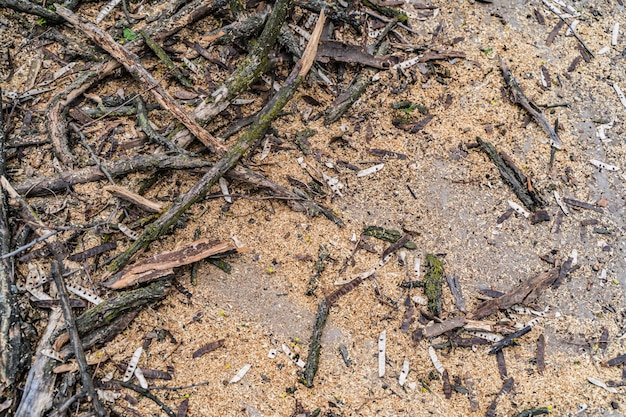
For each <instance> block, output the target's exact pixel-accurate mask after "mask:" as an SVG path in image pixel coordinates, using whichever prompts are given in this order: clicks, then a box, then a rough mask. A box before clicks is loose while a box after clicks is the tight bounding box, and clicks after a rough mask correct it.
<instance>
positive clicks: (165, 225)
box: [109, 13, 324, 271]
mask: <svg viewBox="0 0 626 417" xmlns="http://www.w3.org/2000/svg"><path fill="white" fill-rule="evenodd" d="M323 20H324V18H323V13H322V15H320V19H319V21H318V26H319V22H321V21H323ZM269 22H272V18H271V17H270V19H269V21H268V24H270V23H269ZM275 23H280V24H282V21H281V22H275ZM321 30H322V27H321V26H320V27H319V29H318V27H317V26H316V32H314V36H312V38H311V41H310V42H309V45H308V46H307V49H306V50H305V53H304V54H303V56H302V59H301V60H300V61H298V63H297V64H296V65H295V67H294V68H293V70H292V71H291V73H290V74H289V77H288V78H287V81H286V82H285V86H284V87H282V88H281V89H280V90H279V91H278V93H276V94H275V95H274V96H273V97H272V99H271V100H270V101H269V102H268V103H267V104H266V105H265V107H264V108H263V110H261V111H260V112H259V114H258V115H257V117H256V118H255V121H254V122H253V123H252V125H251V126H250V128H249V129H248V130H247V131H246V132H245V133H244V134H243V135H242V136H241V137H240V138H239V140H238V141H237V143H235V145H233V147H232V148H231V149H230V150H229V151H228V152H227V153H226V154H225V155H224V156H223V157H222V158H221V159H220V160H219V161H218V162H217V163H216V164H215V165H213V166H212V167H211V168H210V169H209V171H208V172H207V173H206V174H205V175H204V176H203V177H202V178H201V179H200V181H198V182H197V183H196V184H195V185H194V186H193V187H191V189H190V190H189V191H187V192H186V193H185V194H184V195H182V196H181V197H180V199H179V200H178V201H176V202H175V203H174V204H173V205H172V206H171V207H170V208H169V209H168V210H167V211H166V212H165V213H164V214H163V215H162V216H161V217H160V218H159V219H157V220H156V221H155V222H154V223H152V224H151V225H149V226H147V227H146V229H145V231H144V233H143V234H142V235H141V236H140V237H139V239H137V240H136V241H135V242H134V243H133V244H132V245H131V246H130V247H129V248H128V249H127V250H126V251H125V252H123V253H121V254H120V256H118V257H117V258H116V259H115V261H114V262H113V263H112V264H111V266H110V268H109V270H110V271H116V270H119V269H120V268H123V267H124V266H126V264H127V263H128V262H129V261H130V259H131V258H132V257H133V256H134V255H135V253H137V251H139V250H141V249H144V248H146V247H147V246H148V245H149V244H150V243H152V242H153V241H155V240H156V239H158V238H159V236H161V235H162V234H164V233H165V232H166V231H167V230H169V228H170V227H171V226H173V225H174V224H175V223H176V222H177V221H178V219H179V218H180V216H181V215H182V214H183V213H184V212H185V211H186V210H187V209H188V208H189V207H190V206H191V205H192V204H194V203H196V202H197V201H199V200H201V199H202V198H204V196H206V194H207V193H208V192H209V190H210V189H211V187H212V186H213V185H215V184H216V183H217V181H218V180H219V178H220V177H221V176H222V175H224V174H225V173H226V172H227V171H229V170H230V169H232V168H233V167H234V166H235V165H236V164H237V162H238V161H239V159H240V158H241V157H242V156H243V155H244V154H245V153H246V151H247V150H248V149H249V148H250V147H251V146H252V145H253V144H254V143H255V142H256V141H257V140H258V139H259V138H260V137H261V135H263V134H264V133H265V131H266V130H267V128H268V127H269V126H270V124H271V123H272V122H273V121H274V119H275V118H276V117H278V115H279V114H280V112H281V111H282V109H283V107H284V106H285V105H286V104H287V102H288V101H289V100H291V98H292V97H293V95H294V94H295V92H296V90H297V89H298V87H299V86H300V84H301V83H302V81H303V80H304V77H305V76H306V74H307V73H308V71H309V69H311V65H312V64H313V61H314V59H315V53H316V49H317V43H318V41H319V37H320V35H321Z"/></svg>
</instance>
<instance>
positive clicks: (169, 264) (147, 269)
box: [103, 239, 241, 290]
mask: <svg viewBox="0 0 626 417" xmlns="http://www.w3.org/2000/svg"><path fill="white" fill-rule="evenodd" d="M231 251H237V252H239V251H241V249H238V248H237V247H236V246H235V245H234V244H232V243H218V244H214V243H212V242H211V241H210V240H209V239H199V240H196V241H194V242H191V243H189V244H187V245H186V246H183V247H182V248H180V249H176V250H173V251H166V252H161V253H158V254H156V255H153V256H151V257H150V258H148V259H144V260H142V261H140V262H137V263H135V264H134V265H129V266H127V267H126V268H124V269H123V270H122V271H121V272H120V273H119V276H116V277H114V278H113V280H111V281H109V282H106V283H104V284H103V285H104V286H106V287H108V288H111V289H115V290H119V289H121V288H126V287H129V286H132V285H135V284H137V283H142V282H147V281H152V280H155V279H157V278H160V277H162V276H165V275H172V274H173V269H174V268H178V267H181V266H183V265H189V264H192V263H194V262H198V261H200V260H202V259H205V258H208V257H209V256H215V255H219V254H223V253H226V252H231Z"/></svg>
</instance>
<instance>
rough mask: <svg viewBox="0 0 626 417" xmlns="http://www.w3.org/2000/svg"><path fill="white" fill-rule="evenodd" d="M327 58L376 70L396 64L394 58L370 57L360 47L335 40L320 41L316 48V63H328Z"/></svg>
mask: <svg viewBox="0 0 626 417" xmlns="http://www.w3.org/2000/svg"><path fill="white" fill-rule="evenodd" d="M328 58H332V59H333V60H335V61H338V62H346V63H359V64H363V65H366V66H368V67H372V68H378V69H389V68H390V67H391V66H392V65H395V64H397V63H398V62H397V61H398V59H397V58H396V57H392V56H376V55H372V54H370V53H368V52H367V51H366V50H365V49H363V47H361V46H357V45H350V44H348V43H345V42H341V41H335V40H325V41H321V42H320V45H319V47H318V48H317V56H316V57H315V59H316V60H317V61H320V62H328Z"/></svg>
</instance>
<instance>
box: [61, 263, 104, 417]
mask: <svg viewBox="0 0 626 417" xmlns="http://www.w3.org/2000/svg"><path fill="white" fill-rule="evenodd" d="M51 272H52V278H53V279H54V283H55V285H56V287H57V292H58V295H59V300H60V301H61V310H62V311H63V316H64V317H65V328H66V329H67V332H68V333H69V335H70V340H71V342H72V349H73V351H74V357H75V358H76V363H77V364H78V369H79V371H80V376H81V381H82V383H83V388H84V389H85V391H87V393H88V394H89V396H90V397H91V403H92V404H93V408H94V409H95V412H96V415H97V416H98V417H106V416H107V412H106V410H105V409H104V407H103V406H102V403H101V402H100V400H99V399H98V394H96V390H95V389H94V386H93V380H92V376H91V371H90V370H89V367H88V365H87V358H86V357H85V351H84V350H83V345H82V343H81V341H80V337H79V336H78V331H77V330H76V322H75V321H74V313H73V312H72V308H71V307H70V303H69V296H68V295H67V289H66V288H65V282H64V281H63V277H62V276H61V268H60V266H59V262H58V261H54V262H52V271H51Z"/></svg>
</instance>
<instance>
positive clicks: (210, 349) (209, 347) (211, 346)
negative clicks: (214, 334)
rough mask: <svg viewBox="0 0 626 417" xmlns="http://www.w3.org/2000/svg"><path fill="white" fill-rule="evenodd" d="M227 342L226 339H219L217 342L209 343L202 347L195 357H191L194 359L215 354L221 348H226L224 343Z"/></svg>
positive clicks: (194, 353) (194, 354) (195, 353)
mask: <svg viewBox="0 0 626 417" xmlns="http://www.w3.org/2000/svg"><path fill="white" fill-rule="evenodd" d="M225 341H226V340H225V339H219V340H216V341H215V342H211V343H208V344H206V345H204V346H202V347H201V348H200V349H198V350H196V351H195V352H193V355H191V356H192V357H193V358H194V359H197V358H200V357H202V356H204V355H206V354H207V353H210V352H213V351H214V350H215V349H218V348H221V347H222V346H224V342H225Z"/></svg>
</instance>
